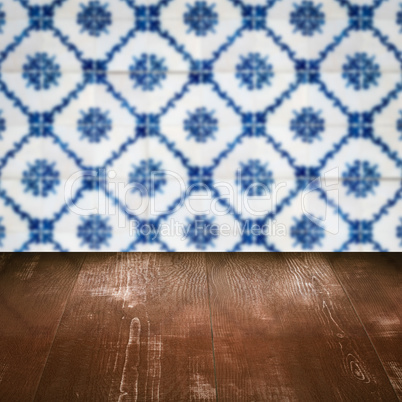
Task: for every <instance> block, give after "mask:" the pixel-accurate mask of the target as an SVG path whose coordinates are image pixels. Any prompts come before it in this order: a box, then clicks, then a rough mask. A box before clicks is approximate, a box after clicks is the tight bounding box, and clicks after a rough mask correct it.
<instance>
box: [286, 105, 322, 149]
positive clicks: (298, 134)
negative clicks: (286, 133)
mask: <svg viewBox="0 0 402 402" xmlns="http://www.w3.org/2000/svg"><path fill="white" fill-rule="evenodd" d="M293 113H294V115H295V118H294V119H292V120H291V122H290V129H291V130H292V131H294V133H295V135H294V138H300V139H301V140H302V141H303V142H307V143H309V144H311V143H312V142H314V141H315V140H320V139H321V135H320V134H321V133H323V132H324V130H325V121H324V119H323V118H322V117H320V115H321V111H320V110H318V111H314V110H313V108H311V107H307V108H303V109H302V110H301V111H300V112H296V111H294V112H293Z"/></svg>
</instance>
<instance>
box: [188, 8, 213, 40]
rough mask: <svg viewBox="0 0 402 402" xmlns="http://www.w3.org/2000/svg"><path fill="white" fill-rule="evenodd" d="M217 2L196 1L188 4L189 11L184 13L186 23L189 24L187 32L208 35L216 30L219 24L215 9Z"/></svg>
mask: <svg viewBox="0 0 402 402" xmlns="http://www.w3.org/2000/svg"><path fill="white" fill-rule="evenodd" d="M214 8H215V4H213V3H212V4H208V3H207V2H206V1H196V2H195V3H194V4H187V9H188V10H187V12H186V13H185V14H184V16H183V19H184V23H185V24H186V25H187V26H188V30H187V33H190V32H194V33H195V34H196V35H197V36H206V35H207V34H208V33H210V32H212V33H213V32H215V29H214V27H215V26H216V25H218V14H217V13H216V12H215V11H214Z"/></svg>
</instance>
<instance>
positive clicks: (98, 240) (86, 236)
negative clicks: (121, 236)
mask: <svg viewBox="0 0 402 402" xmlns="http://www.w3.org/2000/svg"><path fill="white" fill-rule="evenodd" d="M81 222H82V223H81V224H80V225H79V226H78V228H77V236H78V238H80V239H82V242H81V246H86V247H88V248H89V249H91V250H100V249H101V248H102V246H108V245H109V242H108V240H109V239H110V238H111V237H112V231H113V228H112V226H110V225H109V224H108V222H109V218H106V217H102V216H100V215H90V216H88V217H82V218H81Z"/></svg>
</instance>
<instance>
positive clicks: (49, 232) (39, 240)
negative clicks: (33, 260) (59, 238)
mask: <svg viewBox="0 0 402 402" xmlns="http://www.w3.org/2000/svg"><path fill="white" fill-rule="evenodd" d="M53 229H54V225H53V222H52V221H51V220H48V219H43V220H42V219H33V220H32V221H31V222H30V224H29V237H30V239H31V241H32V242H33V243H34V244H46V243H51V242H52V241H53Z"/></svg>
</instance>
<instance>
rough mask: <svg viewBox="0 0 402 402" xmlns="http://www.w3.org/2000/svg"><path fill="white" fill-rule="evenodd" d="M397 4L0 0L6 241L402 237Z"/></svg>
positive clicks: (37, 246) (396, 245)
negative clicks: (92, 211) (89, 209)
mask: <svg viewBox="0 0 402 402" xmlns="http://www.w3.org/2000/svg"><path fill="white" fill-rule="evenodd" d="M401 1H402V0H325V1H324V0H297V1H295V0H219V1H217V0H113V1H110V0H0V71H1V77H0V178H1V180H0V182H1V183H0V184H1V186H0V251H3V249H7V251H8V250H21V251H28V250H30V251H36V250H44V249H45V250H49V251H50V250H59V251H64V250H66V251H69V250H72V249H75V248H77V247H79V248H81V249H82V250H89V251H91V250H106V249H113V251H132V250H136V251H145V250H147V251H148V250H152V251H162V250H164V251H189V250H194V249H196V250H210V249H216V250H218V251H224V250H225V251H248V250H266V251H291V250H294V249H298V250H300V249H302V250H323V249H328V250H330V249H331V250H333V251H346V250H353V251H354V250H361V249H367V250H369V249H373V250H378V251H386V250H394V249H399V250H402V216H401V213H400V210H401V203H402V148H401V145H402V107H401V101H402V81H401V74H402V48H401V38H402V3H401ZM13 21H15V22H16V23H15V24H14V23H12V22H13ZM179 177H180V180H178V178H179ZM327 179H328V180H327ZM70 180H71V181H73V183H74V184H73V185H72V186H70V184H71V183H72V182H71V181H70ZM119 181H121V182H123V183H119ZM116 184H123V187H124V190H123V194H122V193H121V191H120V189H119V187H121V186H116ZM70 187H71V194H65V190H66V189H67V190H69V189H70ZM334 190H336V191H334ZM95 194H99V195H100V197H96V196H95ZM305 194H308V202H307V205H306V206H307V207H309V208H308V212H309V213H310V214H313V216H311V215H310V214H308V213H307V212H306V213H303V212H302V210H301V209H302V207H303V197H304V195H305ZM338 195H339V197H338ZM193 197H195V199H196V200H198V197H200V198H201V201H200V202H198V201H197V202H195V204H196V205H197V206H198V205H199V204H200V205H201V206H202V210H198V209H195V210H194V209H193V207H194V205H193V204H194V203H193ZM310 197H311V198H310ZM248 201H250V202H249V203H248ZM310 201H311V202H310ZM94 203H99V204H98V205H96V207H97V208H98V211H99V215H97V214H96V215H93V216H87V215H86V214H87V213H88V212H87V211H86V212H84V213H79V212H77V208H76V207H77V206H78V207H79V206H80V205H81V206H83V207H84V208H85V207H87V206H88V205H89V204H90V205H93V204H94ZM138 203H141V206H142V207H143V206H145V205H146V208H145V211H144V212H139V210H137V211H136V212H135V213H134V212H133V210H132V209H131V207H132V206H133V205H136V206H137V205H138ZM154 204H155V205H154ZM156 204H157V206H158V211H152V207H153V206H156ZM246 204H247V205H246ZM104 206H107V207H108V208H109V209H108V210H107V211H104V212H103V209H104V208H103V207H104ZM94 207H95V205H94ZM204 207H205V208H204ZM254 207H255V208H256V211H253V208H254ZM160 208H163V210H162V211H161V210H159V209H160ZM310 208H311V209H314V210H313V211H311V210H310ZM140 209H142V208H140ZM250 209H251V210H250ZM318 211H320V212H321V213H322V215H323V216H324V219H321V218H320V217H318V216H314V214H315V213H318ZM323 211H325V213H323ZM114 212H116V215H114ZM117 215H118V216H117ZM303 215H305V216H303ZM121 217H122V218H123V219H120V218H121ZM187 217H190V218H188V219H187ZM327 218H328V224H327ZM123 221H126V223H127V225H129V224H130V223H132V222H133V221H136V222H137V223H138V225H137V229H138V228H145V227H147V226H148V227H149V228H150V231H149V232H148V233H147V234H144V233H138V231H135V232H133V231H130V230H129V227H128V226H125V227H122V226H121V225H120V223H121V222H123ZM72 222H75V223H74V224H73V226H71V223H72ZM117 222H118V223H117ZM334 222H337V223H338V224H339V228H338V229H339V230H338V231H337V232H332V231H331V228H332V226H331V225H332V223H334ZM272 223H275V224H274V225H273V226H274V227H270V225H271V224H272ZM165 224H167V225H170V224H172V228H179V230H178V231H179V232H180V231H181V230H182V231H183V232H184V235H186V234H187V237H185V236H184V237H181V236H180V235H181V234H180V233H178V234H177V233H176V234H175V233H173V234H172V230H169V231H166V230H165V226H164V225H165ZM226 224H227V225H228V226H230V228H229V229H230V231H229V232H226V226H221V225H226ZM249 224H250V225H252V226H253V225H256V226H257V229H259V230H257V232H254V230H252V229H251V228H249V227H248V225H249ZM264 227H269V230H268V231H267V232H264V230H265V229H264ZM279 227H281V228H283V231H282V234H279V233H280V232H281V230H282V229H279V232H278V228H279ZM172 228H171V229H172ZM389 228H391V230H388V229H389ZM271 229H272V230H273V232H272V233H271V231H270V230H271ZM167 232H168V234H167ZM173 232H174V230H173ZM11 233H18V234H19V235H18V236H14V235H13V236H11ZM228 233H229V234H228ZM171 234H172V235H171ZM117 236H118V238H117ZM179 237H180V239H179ZM80 244H81V246H79V245H80ZM4 251H5V250H4Z"/></svg>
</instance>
